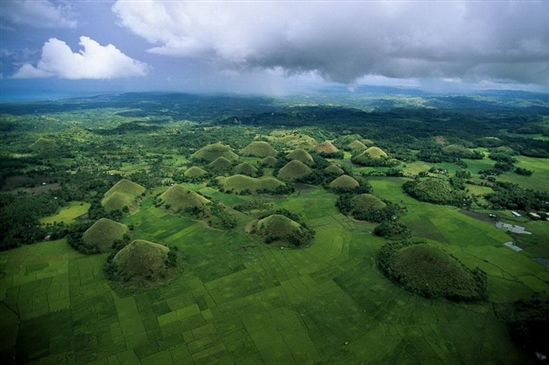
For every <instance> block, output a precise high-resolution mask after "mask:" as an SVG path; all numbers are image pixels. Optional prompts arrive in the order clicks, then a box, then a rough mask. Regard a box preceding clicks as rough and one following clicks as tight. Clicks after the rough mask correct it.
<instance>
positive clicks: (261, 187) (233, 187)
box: [218, 175, 284, 193]
mask: <svg viewBox="0 0 549 365" xmlns="http://www.w3.org/2000/svg"><path fill="white" fill-rule="evenodd" d="M218 181H219V183H220V184H221V186H222V187H223V189H224V190H225V191H231V192H235V193H241V192H244V191H249V192H251V193H255V192H257V191H274V190H275V189H276V188H278V187H279V186H284V183H283V182H281V181H280V180H277V179H275V178H274V177H262V178H253V177H250V176H245V175H233V176H229V177H219V178H218Z"/></svg>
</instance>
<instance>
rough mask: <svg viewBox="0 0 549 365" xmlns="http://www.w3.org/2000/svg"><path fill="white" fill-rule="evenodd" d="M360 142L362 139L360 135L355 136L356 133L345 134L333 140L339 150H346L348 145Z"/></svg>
mask: <svg viewBox="0 0 549 365" xmlns="http://www.w3.org/2000/svg"><path fill="white" fill-rule="evenodd" d="M362 140H363V138H362V136H361V135H360V134H357V133H353V134H345V135H341V136H338V137H337V138H336V139H335V141H334V144H335V145H336V146H339V147H341V148H346V147H347V146H348V145H349V144H350V143H352V142H354V141H362ZM364 149H366V147H364Z"/></svg>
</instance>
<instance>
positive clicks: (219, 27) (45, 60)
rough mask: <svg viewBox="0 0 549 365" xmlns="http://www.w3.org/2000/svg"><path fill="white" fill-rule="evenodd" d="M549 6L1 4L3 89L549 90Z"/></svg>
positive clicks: (48, 0)
mask: <svg viewBox="0 0 549 365" xmlns="http://www.w3.org/2000/svg"><path fill="white" fill-rule="evenodd" d="M547 19H549V1H518V2H517V1H489V0H486V1H405V0H404V1H366V0H365V1H307V0H303V1H282V0H280V1H231V0H225V1H161V0H132V1H126V0H119V1H58V0H3V1H2V2H1V3H0V21H1V24H0V37H1V45H0V48H1V49H0V57H1V58H0V67H1V69H0V82H1V87H0V92H1V95H0V97H1V99H2V100H3V101H6V100H12V99H18V98H21V96H22V95H27V97H30V96H29V95H31V94H40V95H47V94H50V95H57V94H59V95H70V94H75V95H76V94H83V93H109V92H126V91H185V92H233V93H245V94H248V93H260V94H271V95H280V94H291V93H303V92H307V91H314V90H318V89H321V88H323V87H325V86H326V85H333V84H342V85H347V86H348V87H349V90H353V88H354V87H356V86H358V85H363V84H367V85H388V86H401V87H417V88H423V89H428V90H429V89H431V90H437V91H463V90H478V89H494V88H497V89H521V90H532V91H543V92H548V91H549V21H547Z"/></svg>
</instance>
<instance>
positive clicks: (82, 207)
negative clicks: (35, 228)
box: [40, 201, 90, 224]
mask: <svg viewBox="0 0 549 365" xmlns="http://www.w3.org/2000/svg"><path fill="white" fill-rule="evenodd" d="M88 209H90V203H86V202H78V201H73V202H70V203H69V206H67V207H63V208H61V209H60V210H59V212H58V213H57V214H55V215H52V216H49V217H44V218H42V219H40V223H42V224H48V223H55V222H63V223H72V222H73V221H74V220H75V219H76V218H78V217H80V216H82V215H84V214H86V213H87V212H88Z"/></svg>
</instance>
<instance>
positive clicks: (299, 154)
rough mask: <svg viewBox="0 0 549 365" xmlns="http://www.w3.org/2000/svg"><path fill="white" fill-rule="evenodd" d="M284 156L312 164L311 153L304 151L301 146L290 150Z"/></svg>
mask: <svg viewBox="0 0 549 365" xmlns="http://www.w3.org/2000/svg"><path fill="white" fill-rule="evenodd" d="M286 158H287V159H288V160H297V161H301V162H303V163H304V164H306V165H309V166H311V165H313V164H314V160H313V156H311V154H310V153H309V152H307V151H305V150H304V149H302V148H298V149H295V150H293V151H292V152H290V153H289V154H287V155H286Z"/></svg>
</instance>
